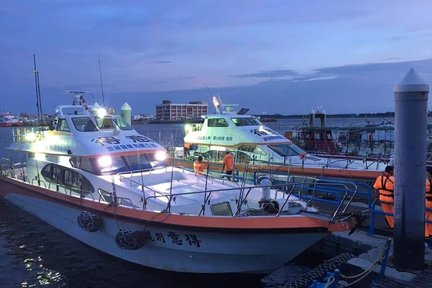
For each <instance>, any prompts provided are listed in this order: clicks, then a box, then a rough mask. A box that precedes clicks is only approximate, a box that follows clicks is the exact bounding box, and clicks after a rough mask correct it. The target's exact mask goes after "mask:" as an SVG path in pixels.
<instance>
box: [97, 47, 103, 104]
mask: <svg viewBox="0 0 432 288" xmlns="http://www.w3.org/2000/svg"><path fill="white" fill-rule="evenodd" d="M98 62H99V78H100V84H101V90H102V105H103V106H105V95H104V89H103V83H102V69H101V65H100V58H99V55H98Z"/></svg>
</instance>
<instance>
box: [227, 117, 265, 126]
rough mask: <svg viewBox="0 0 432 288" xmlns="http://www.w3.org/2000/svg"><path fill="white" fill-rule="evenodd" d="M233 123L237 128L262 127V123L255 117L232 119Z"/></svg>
mask: <svg viewBox="0 0 432 288" xmlns="http://www.w3.org/2000/svg"><path fill="white" fill-rule="evenodd" d="M231 121H232V122H233V123H234V124H235V125H236V126H257V125H262V123H261V122H260V121H259V120H258V119H257V118H255V117H246V118H243V117H241V118H240V117H239V118H231Z"/></svg>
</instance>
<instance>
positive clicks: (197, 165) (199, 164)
mask: <svg viewBox="0 0 432 288" xmlns="http://www.w3.org/2000/svg"><path fill="white" fill-rule="evenodd" d="M193 167H194V171H195V175H204V170H205V169H207V165H206V164H205V163H204V162H203V158H202V156H198V159H197V160H195V162H194V164H193Z"/></svg>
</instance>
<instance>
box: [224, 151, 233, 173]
mask: <svg viewBox="0 0 432 288" xmlns="http://www.w3.org/2000/svg"><path fill="white" fill-rule="evenodd" d="M224 169H225V174H228V175H232V173H233V170H234V157H233V155H232V154H231V153H230V151H226V152H225V156H224V158H223V166H222V172H223V171H224ZM228 180H231V177H228Z"/></svg>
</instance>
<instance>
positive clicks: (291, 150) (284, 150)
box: [269, 143, 306, 157]
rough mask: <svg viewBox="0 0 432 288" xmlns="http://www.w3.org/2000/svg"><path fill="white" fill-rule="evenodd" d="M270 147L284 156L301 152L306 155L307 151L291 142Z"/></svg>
mask: <svg viewBox="0 0 432 288" xmlns="http://www.w3.org/2000/svg"><path fill="white" fill-rule="evenodd" d="M269 148H270V149H272V150H273V151H274V152H276V153H277V154H279V155H280V156H282V157H286V156H297V155H300V154H303V155H305V154H306V152H305V151H303V150H302V149H301V148H300V147H298V146H296V145H294V144H292V143H290V144H276V145H270V146H269Z"/></svg>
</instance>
